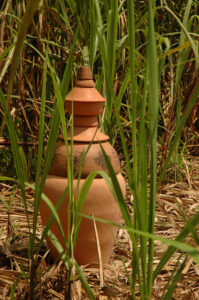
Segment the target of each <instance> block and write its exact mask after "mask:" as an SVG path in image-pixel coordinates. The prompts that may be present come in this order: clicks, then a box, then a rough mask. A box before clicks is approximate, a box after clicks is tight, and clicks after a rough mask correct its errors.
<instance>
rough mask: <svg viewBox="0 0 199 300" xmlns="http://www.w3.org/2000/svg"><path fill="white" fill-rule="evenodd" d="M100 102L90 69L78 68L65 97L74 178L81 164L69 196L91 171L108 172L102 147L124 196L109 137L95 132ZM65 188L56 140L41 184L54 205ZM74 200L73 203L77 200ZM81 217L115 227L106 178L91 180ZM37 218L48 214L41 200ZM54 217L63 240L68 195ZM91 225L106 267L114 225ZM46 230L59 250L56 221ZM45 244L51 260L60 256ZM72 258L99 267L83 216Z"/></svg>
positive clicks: (64, 169)
mask: <svg viewBox="0 0 199 300" xmlns="http://www.w3.org/2000/svg"><path fill="white" fill-rule="evenodd" d="M104 102H105V99H104V98H103V97H102V96H101V95H100V94H99V92H98V91H97V90H96V89H95V87H94V82H93V77H92V72H91V70H90V68H89V67H86V66H84V67H81V68H80V71H79V74H78V80H77V82H76V85H75V87H74V89H73V90H72V91H71V92H69V94H68V95H67V96H66V109H67V111H68V112H69V113H71V112H72V106H73V113H74V116H73V117H74V130H73V131H74V136H73V147H71V146H70V131H68V140H69V153H70V152H71V149H73V164H74V174H75V173H78V171H79V167H80V161H81V159H82V157H83V164H82V169H81V179H80V181H79V184H78V180H77V179H74V180H73V194H74V195H78V194H79V191H80V189H81V187H82V185H83V183H84V182H85V179H86V177H87V176H88V175H89V174H90V173H91V172H92V171H105V172H106V173H108V169H107V166H106V163H105V159H104V156H103V152H102V150H101V146H102V147H103V148H104V150H105V152H106V154H107V155H108V157H109V159H110V161H111V164H112V166H113V169H114V171H115V173H116V175H117V179H118V182H119V184H120V187H121V190H122V193H123V195H124V194H125V182H124V179H123V177H122V175H121V174H120V163H119V158H118V155H117V153H116V151H115V150H114V148H113V147H112V146H111V144H110V143H109V142H108V139H109V137H108V136H107V135H104V134H103V133H102V132H101V131H100V130H99V128H98V119H97V118H98V115H99V114H101V113H102V111H103V105H104ZM100 144H101V146H100ZM85 153H86V155H85ZM70 157H71V154H69V158H70ZM67 185H68V179H67V158H66V146H65V144H64V141H63V138H62V137H61V136H60V137H59V140H58V142H57V145H56V150H55V155H54V159H53V163H52V165H51V168H50V171H49V175H48V177H47V180H46V183H45V187H44V193H45V194H46V195H47V196H48V198H49V199H50V200H51V201H52V203H53V204H54V205H56V204H57V202H58V200H59V198H60V197H61V195H62V194H63V192H64V190H65V189H66V187H67ZM75 201H78V197H77V198H76V200H75ZM82 213H83V214H85V215H88V216H89V217H92V216H93V217H97V218H101V219H105V220H108V221H110V222H112V223H117V224H118V223H119V222H120V218H121V213H120V210H119V208H118V205H117V201H116V199H115V198H114V196H113V194H112V192H111V190H110V189H109V187H108V186H107V184H106V182H105V180H104V179H103V178H101V177H100V176H98V177H96V178H95V179H94V181H93V183H92V185H91V187H90V189H89V191H88V194H87V196H86V200H85V202H84V205H83V208H82ZM40 214H41V218H42V222H43V224H44V225H46V223H47V221H48V219H49V217H50V215H51V213H50V210H49V209H48V207H47V205H46V204H45V202H44V201H43V200H41V204H40ZM58 214H59V218H60V222H61V225H62V228H63V231H64V234H65V237H66V239H67V237H68V228H69V227H68V222H69V219H68V216H69V212H68V194H66V196H65V198H64V200H63V203H62V205H61V207H60V209H59V211H58ZM96 225H97V234H98V236H99V242H100V251H101V254H102V262H103V263H106V264H107V263H108V261H109V258H110V255H111V252H112V248H113V244H114V241H115V237H116V234H117V227H116V226H113V225H107V224H104V223H102V222H96ZM51 231H52V232H53V233H54V234H55V236H56V237H57V238H58V240H59V242H60V243H61V244H62V246H63V247H64V242H63V238H62V236H61V234H60V231H59V229H58V226H57V225H56V223H55V221H54V222H53V224H52V226H51ZM47 243H48V246H49V248H50V249H51V254H52V257H53V258H54V259H56V258H57V257H58V255H59V254H58V251H57V249H56V248H55V247H54V245H53V243H52V242H51V240H50V239H49V238H48V237H47ZM64 248H65V247H64ZM74 255H75V259H76V260H77V262H78V263H79V264H80V265H86V264H89V265H91V266H97V265H98V264H99V261H98V249H97V243H96V232H95V230H94V221H93V220H91V219H87V218H85V217H83V218H82V221H81V224H80V229H79V233H78V237H77V242H76V245H75V249H74Z"/></svg>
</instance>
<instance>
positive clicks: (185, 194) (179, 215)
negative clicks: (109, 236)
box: [0, 158, 199, 300]
mask: <svg viewBox="0 0 199 300" xmlns="http://www.w3.org/2000/svg"><path fill="white" fill-rule="evenodd" d="M183 163H184V179H183V180H182V181H181V182H167V183H165V184H164V185H162V186H161V188H160V190H159V192H158V195H157V206H156V232H155V233H156V234H158V235H161V236H164V237H167V238H171V239H174V238H175V237H176V236H177V234H178V233H179V232H180V230H181V229H182V228H183V227H184V225H185V220H184V217H183V215H184V216H186V218H191V217H192V216H194V215H195V213H196V212H197V211H198V209H199V159H198V158H191V159H190V160H189V161H184V162H183ZM177 171H178V170H177ZM26 194H27V204H28V213H29V216H30V220H32V213H33V192H32V191H31V190H30V189H27V190H26ZM10 201H12V204H11V205H10V207H11V209H10V212H9V209H8V206H9V203H10ZM127 202H128V205H129V208H131V207H132V206H133V199H131V197H130V196H128V195H127ZM41 232H42V225H41V221H40V219H39V223H38V228H37V238H38V241H39V238H40V236H41ZM28 236H29V230H28V225H27V221H26V216H25V213H24V206H23V203H22V200H21V195H20V190H19V189H17V190H16V193H14V194H13V189H12V187H11V186H10V185H7V184H1V185H0V299H10V296H9V295H10V292H11V290H12V287H13V284H14V283H17V287H16V290H14V289H13V295H14V296H13V299H28V293H29V279H28V278H27V279H26V278H25V277H24V276H23V275H24V274H25V273H28V270H29V266H28V259H27V257H28ZM186 242H187V243H189V244H192V245H194V241H193V240H192V238H191V237H190V236H189V237H188V238H187V239H186ZM195 246H196V245H195ZM166 248H167V246H166V245H164V244H162V243H160V242H158V241H155V259H154V268H155V266H157V264H158V262H159V260H160V258H161V257H162V255H163V253H164V252H165V250H166ZM48 256H49V254H48V249H47V246H46V245H44V247H43V249H42V252H41V257H40V260H39V261H38V266H37V271H36V274H37V275H36V276H37V287H36V290H35V292H36V295H37V296H36V299H64V287H65V269H64V266H63V264H62V263H61V262H60V263H58V264H55V265H52V263H50V261H49V259H48ZM178 257H179V252H177V253H175V255H173V257H172V258H171V259H170V261H169V263H168V264H167V265H166V266H165V267H164V270H163V271H162V272H161V274H160V275H159V276H158V277H157V279H156V280H155V282H154V287H153V298H152V299H161V297H162V294H163V293H164V291H165V286H166V284H167V283H168V281H169V278H170V275H171V273H172V271H173V269H174V266H175V264H176V261H177V259H178ZM131 258H132V248H131V243H130V240H129V237H128V234H127V232H126V231H125V230H122V229H120V230H119V232H118V236H117V240H116V243H115V246H114V251H113V255H112V257H111V260H110V263H109V265H106V266H103V272H102V273H101V274H100V272H99V270H98V269H93V268H92V269H91V268H88V267H86V266H84V267H82V270H83V272H84V274H85V276H86V278H87V280H88V282H89V285H90V287H91V288H92V290H93V293H94V295H95V297H96V299H101V300H102V299H104V300H105V299H130V295H131V291H130V285H129V278H128V276H127V272H128V273H129V275H130V274H131V270H132V268H131ZM182 259H183V257H182ZM72 295H73V299H88V297H87V295H86V292H85V291H84V289H83V287H82V285H81V282H80V280H79V279H78V278H75V280H74V283H73V285H72ZM137 299H139V293H137ZM172 299H178V300H181V299H189V300H192V299H199V266H198V265H196V264H195V263H193V261H192V259H191V258H188V260H187V262H186V265H185V267H184V269H183V272H182V276H181V278H180V280H179V282H178V284H177V288H176V289H175V292H174V294H173V297H172Z"/></svg>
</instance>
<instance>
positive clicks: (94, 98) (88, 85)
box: [65, 66, 105, 105]
mask: <svg viewBox="0 0 199 300" xmlns="http://www.w3.org/2000/svg"><path fill="white" fill-rule="evenodd" d="M65 100H66V101H80V102H105V98H104V97H103V96H102V95H100V93H99V92H98V91H97V90H96V88H95V84H94V81H93V75H92V71H91V69H90V67H89V66H82V67H81V68H80V70H79V72H78V77H77V81H76V83H75V87H74V88H73V89H72V90H71V91H70V92H69V93H68V94H67V95H66V98H65ZM85 105H86V104H85Z"/></svg>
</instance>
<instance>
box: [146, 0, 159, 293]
mask: <svg viewBox="0 0 199 300" xmlns="http://www.w3.org/2000/svg"><path fill="white" fill-rule="evenodd" d="M154 5H155V3H154ZM148 17H149V19H148V21H149V28H148V42H149V45H148V68H149V72H148V75H149V135H150V137H149V139H150V141H149V142H150V161H151V162H150V200H149V225H148V226H149V227H148V230H149V232H150V233H152V234H153V232H154V221H155V203H156V192H157V187H156V176H157V175H156V174H157V126H158V106H159V101H158V91H159V86H158V66H157V52H156V40H155V30H154V13H153V1H148ZM148 251H149V252H148V273H147V281H148V297H149V298H150V295H151V290H152V275H153V257H154V241H153V240H152V239H150V240H149V250H148Z"/></svg>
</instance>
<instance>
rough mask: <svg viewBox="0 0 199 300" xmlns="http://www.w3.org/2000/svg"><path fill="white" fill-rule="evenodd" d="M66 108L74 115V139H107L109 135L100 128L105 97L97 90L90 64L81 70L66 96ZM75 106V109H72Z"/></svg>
mask: <svg viewBox="0 0 199 300" xmlns="http://www.w3.org/2000/svg"><path fill="white" fill-rule="evenodd" d="M65 101H66V110H67V112H68V113H70V114H72V111H73V115H74V137H73V139H74V141H79V142H89V141H91V140H92V139H93V141H94V142H95V141H107V140H108V139H109V137H108V136H107V135H104V134H103V133H102V132H101V131H100V130H99V129H98V115H100V114H102V112H103V108H104V102H105V98H104V97H103V96H102V95H100V93H99V92H98V91H97V90H96V88H95V85H94V81H93V75H92V71H91V69H90V67H89V66H82V67H81V68H80V70H79V73H78V77H77V81H76V83H75V87H74V88H73V89H72V90H71V91H70V92H69V93H68V95H67V96H66V98H65ZM72 108H73V109H72Z"/></svg>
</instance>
